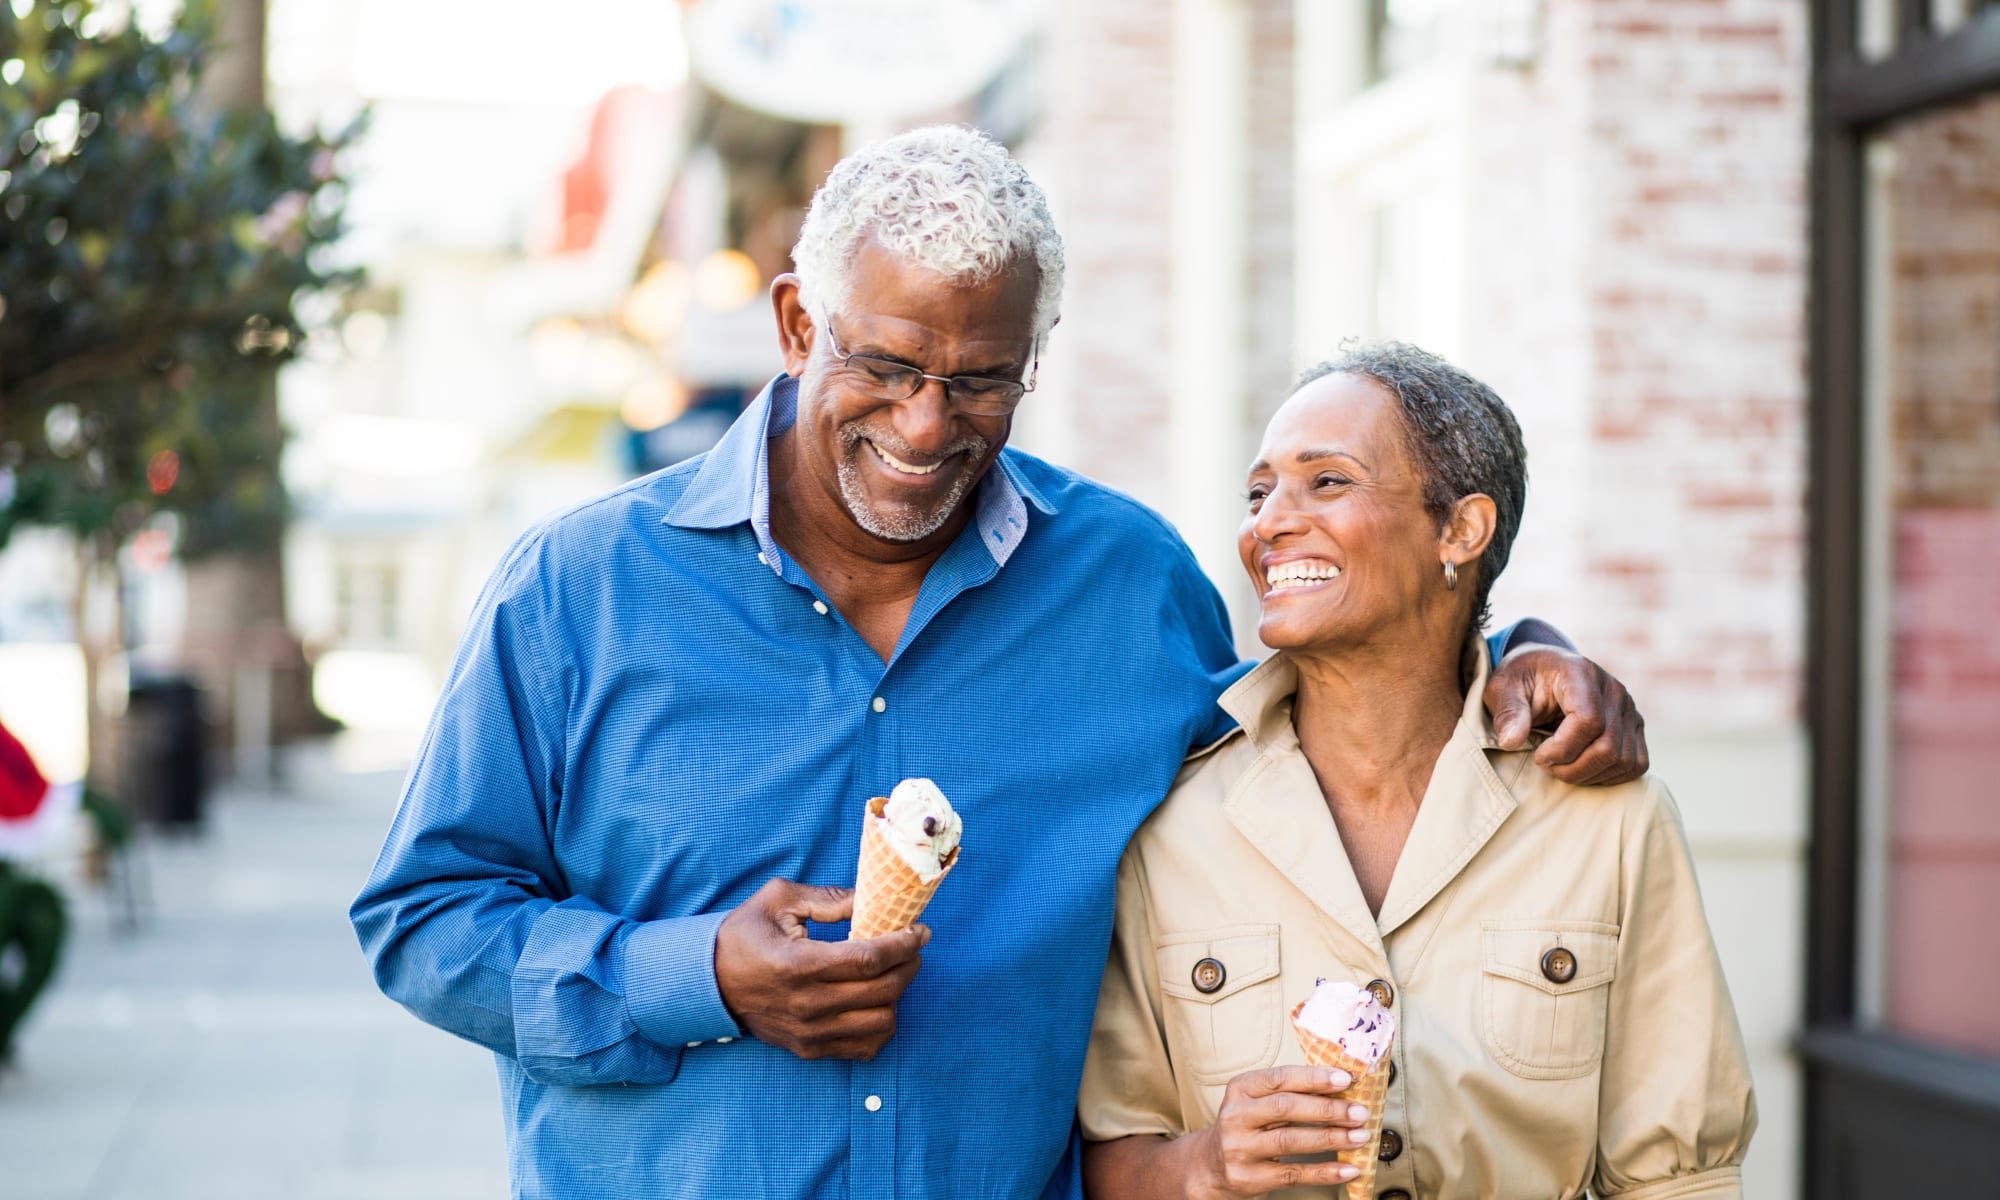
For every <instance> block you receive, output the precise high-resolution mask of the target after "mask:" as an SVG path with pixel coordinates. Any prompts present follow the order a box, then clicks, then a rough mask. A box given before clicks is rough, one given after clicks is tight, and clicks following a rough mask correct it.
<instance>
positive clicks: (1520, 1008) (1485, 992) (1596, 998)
mask: <svg viewBox="0 0 2000 1200" xmlns="http://www.w3.org/2000/svg"><path fill="white" fill-rule="evenodd" d="M1480 928H1481V930H1482V933H1481V956H1482V967H1483V973H1482V974H1481V976H1480V980H1479V991H1480V1000H1479V1002H1480V1008H1481V1010H1482V1016H1483V1021H1484V1024H1485V1031H1486V1050H1487V1053H1489V1054H1491V1055H1492V1056H1493V1060H1494V1061H1495V1062H1497V1063H1499V1064H1500V1065H1501V1066H1503V1067H1505V1068H1507V1070H1509V1071H1511V1072H1513V1073H1514V1074H1516V1075H1518V1076H1520V1077H1521V1078H1523V1079H1575V1078H1577V1077H1578V1076H1582V1075H1588V1074H1590V1073H1591V1072H1593V1071H1595V1070H1597V1068H1598V1066H1599V1064H1601V1063H1602V1062H1603V1061H1604V1019H1605V1006H1606V1005H1607V1003H1608V1002H1609V1000H1610V995H1611V986H1610V985H1611V981H1612V980H1613V979H1616V978H1617V977H1618V926H1616V925H1606V924H1604V923H1602V922H1599V921H1556V920H1526V921H1482V922H1480ZM1559 950H1560V951H1564V952H1566V953H1565V954H1561V955H1559V954H1555V953H1553V952H1555V951H1559Z"/></svg>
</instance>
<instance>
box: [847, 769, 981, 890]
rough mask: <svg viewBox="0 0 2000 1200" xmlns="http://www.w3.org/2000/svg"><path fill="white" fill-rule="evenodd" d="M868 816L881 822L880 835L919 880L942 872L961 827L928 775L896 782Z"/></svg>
mask: <svg viewBox="0 0 2000 1200" xmlns="http://www.w3.org/2000/svg"><path fill="white" fill-rule="evenodd" d="M869 819H870V820H872V821H878V822H880V823H881V831H882V839H883V840H884V841H886V842H887V843H888V844H889V846H890V848H891V849H893V850H894V851H895V852H896V856H897V857H898V858H901V859H902V860H903V861H904V862H906V863H908V864H909V866H910V869H911V870H912V871H915V872H916V873H917V879H918V880H919V881H921V882H923V883H929V882H930V881H931V880H933V879H936V878H937V877H938V876H939V875H941V874H943V873H944V865H945V861H946V860H947V859H949V858H950V857H951V852H952V851H954V850H956V849H958V839H959V835H960V834H962V833H963V832H964V831H965V826H964V823H963V822H961V821H960V820H959V819H958V813H956V812H954V811H953V810H952V807H951V801H949V800H947V799H945V798H944V793H943V792H941V791H939V790H938V785H937V784H935V783H932V782H931V781H930V780H928V779H905V780H904V781H903V782H901V783H899V784H897V785H896V790H895V791H892V792H890V793H889V802H888V803H887V804H886V805H884V806H883V807H882V815H881V816H879V817H871V818H869Z"/></svg>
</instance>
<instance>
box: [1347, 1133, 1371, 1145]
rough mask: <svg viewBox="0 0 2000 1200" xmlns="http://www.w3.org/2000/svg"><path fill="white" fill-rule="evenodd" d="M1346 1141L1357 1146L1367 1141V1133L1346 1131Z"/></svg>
mask: <svg viewBox="0 0 2000 1200" xmlns="http://www.w3.org/2000/svg"><path fill="white" fill-rule="evenodd" d="M1347 1140H1348V1141H1350V1142H1353V1143H1354V1144H1355V1145H1357V1146H1359V1145H1360V1144H1361V1143H1363V1142H1365V1141H1367V1140H1368V1131H1367V1130H1366V1129H1350V1130H1348V1131H1347Z"/></svg>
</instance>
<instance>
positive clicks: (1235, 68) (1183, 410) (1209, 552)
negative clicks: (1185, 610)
mask: <svg viewBox="0 0 2000 1200" xmlns="http://www.w3.org/2000/svg"><path fill="white" fill-rule="evenodd" d="M1249 76H1250V14H1249V9H1248V0H1176V3H1175V5H1174V109H1173V139H1174V140H1173V145H1174V176H1173V196H1172V202H1173V234H1172V247H1171V254H1172V263H1173V275H1172V279H1173V283H1172V293H1173V294H1172V308H1171V317H1170V322H1169V329H1170V331H1171V333H1170V336H1171V338H1172V343H1173V344H1172V346H1171V348H1170V351H1169V352H1170V353H1171V355H1172V363H1173V385H1172V392H1171V395H1170V398H1169V404H1168V425H1169V428H1168V436H1167V445H1168V471H1169V476H1170V478H1171V479H1172V481H1173V488H1172V493H1171V495H1172V498H1171V500H1169V502H1168V510H1167V516H1168V518H1169V519H1170V520H1172V521H1173V522H1174V524H1175V525H1177V526H1179V527H1180V531H1181V535H1182V536H1183V537H1185V538H1186V539H1187V541H1188V545H1190V546H1191V547H1193V549H1194V552H1195V557H1196V558H1197V559H1198V560H1199V561H1200V562H1201V565H1202V567H1203V569H1204V570H1206V571H1207V572H1208V574H1209V577H1210V578H1211V579H1213V580H1215V582H1216V584H1217V586H1218V587H1220V588H1221V589H1222V591H1223V595H1224V596H1226V597H1228V598H1229V599H1230V602H1231V607H1232V608H1233V609H1236V610H1237V615H1238V617H1239V619H1240V618H1241V617H1242V616H1243V615H1244V614H1243V612H1242V604H1241V603H1240V602H1241V601H1247V599H1248V589H1247V586H1246V585H1245V584H1243V582H1242V580H1241V577H1242V573H1243V572H1242V568H1241V567H1239V566H1238V565H1237V560H1236V548H1235V547H1236V528H1237V524H1238V522H1239V519H1240V511H1241V506H1240V505H1238V504H1237V502H1236V500H1235V495H1236V493H1237V492H1239V491H1240V490H1241V488H1242V482H1243V479H1242V476H1243V469H1244V467H1245V466H1246V465H1248V451H1249V446H1248V441H1249V439H1248V438H1247V437H1246V436H1245V431H1244V428H1243V425H1244V419H1245V413H1246V412H1247V411H1248V402H1247V397H1246V396H1245V395H1244V387H1245V384H1244V379H1245V332H1246V330H1245V322H1246V321H1247V319H1248V314H1247V307H1248V296H1247V295H1246V292H1247V289H1248V283H1249V280H1248V252H1247V247H1246V242H1247V239H1248V233H1249V230H1248V228H1247V226H1248V223H1249V216H1248V210H1249V199H1250V198H1249V191H1250V186H1249V185H1250V180H1249V168H1250V164H1249V153H1248V143H1249V137H1250V97H1249V83H1250V79H1249Z"/></svg>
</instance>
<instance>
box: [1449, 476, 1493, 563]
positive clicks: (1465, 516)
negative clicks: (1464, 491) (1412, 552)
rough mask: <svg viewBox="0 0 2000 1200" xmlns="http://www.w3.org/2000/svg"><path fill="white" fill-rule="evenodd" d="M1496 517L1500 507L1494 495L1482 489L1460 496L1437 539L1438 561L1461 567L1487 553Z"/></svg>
mask: <svg viewBox="0 0 2000 1200" xmlns="http://www.w3.org/2000/svg"><path fill="white" fill-rule="evenodd" d="M1499 520H1500V510H1499V508H1498V507H1497V506H1496V505H1495V504H1494V503H1493V497H1491V496H1489V495H1487V494H1485V493H1484V492H1474V493H1473V494H1472V495H1470V496H1461V497H1459V500H1458V503H1456V504H1454V505H1452V506H1451V516H1450V517H1448V518H1446V520H1445V523H1444V532H1443V534H1442V535H1440V536H1439V538H1438V552H1439V554H1440V556H1441V559H1440V561H1449V562H1452V563H1455V564H1457V565H1458V566H1461V567H1463V566H1464V565H1465V564H1467V563H1469V562H1471V561H1472V560H1474V559H1476V558H1478V557H1479V556H1480V555H1482V554H1484V553H1486V547H1487V545H1488V544H1489V543H1490V542H1492V540H1493V530H1494V529H1495V527H1496V526H1497V525H1498V524H1499Z"/></svg>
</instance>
